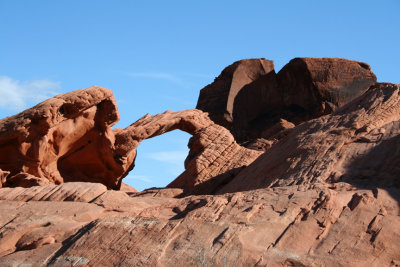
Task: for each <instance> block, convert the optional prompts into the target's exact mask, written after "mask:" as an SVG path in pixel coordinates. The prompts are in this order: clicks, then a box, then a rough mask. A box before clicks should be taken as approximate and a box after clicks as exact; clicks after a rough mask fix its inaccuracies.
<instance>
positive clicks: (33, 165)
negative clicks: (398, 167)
mask: <svg viewBox="0 0 400 267" xmlns="http://www.w3.org/2000/svg"><path fill="white" fill-rule="evenodd" d="M118 118H119V114H118V110H117V107H116V105H115V100H114V98H113V96H112V92H111V91H110V90H108V89H104V88H100V87H91V88H89V89H81V90H77V91H74V92H71V93H67V94H63V95H59V96H56V97H54V98H51V99H49V100H47V101H44V102H43V103H41V104H39V105H37V106H35V107H33V108H31V109H28V110H26V111H24V112H22V113H20V114H18V115H16V116H13V117H9V118H6V119H3V120H2V121H0V130H1V131H0V155H2V156H0V157H1V163H0V167H1V168H2V169H4V170H7V171H9V172H10V173H9V174H8V173H4V174H2V177H1V178H2V185H3V186H7V187H16V186H21V187H31V186H36V185H48V184H60V183H63V182H73V181H86V182H99V183H102V184H104V185H106V186H107V187H108V188H113V189H120V187H121V183H122V179H123V178H124V177H125V176H126V175H127V174H128V173H129V171H131V170H132V169H133V167H134V162H135V158H136V148H137V146H138V145H139V144H140V142H141V141H142V140H144V139H147V138H151V137H154V136H157V135H160V134H163V133H165V132H169V131H172V130H175V129H179V130H182V131H185V132H188V133H189V134H192V135H193V138H192V142H191V144H190V148H191V152H190V154H189V156H188V159H187V160H186V170H185V172H184V173H183V174H182V175H180V176H179V177H178V179H176V180H175V181H174V182H173V183H171V184H170V186H171V187H179V188H182V189H184V192H185V194H187V193H193V192H196V193H211V192H213V191H215V190H216V189H217V188H218V185H219V184H222V183H226V182H228V181H229V180H230V179H232V178H233V177H234V176H235V175H236V174H237V173H238V172H239V171H240V170H241V169H242V168H243V167H245V166H247V165H249V164H250V163H251V162H253V160H255V159H256V158H257V157H258V156H259V155H260V154H261V152H258V151H253V150H249V149H246V148H243V147H241V146H239V145H238V144H237V143H236V142H235V140H234V138H233V136H232V135H231V133H230V132H229V131H228V130H227V129H225V128H224V127H222V126H219V125H216V124H214V122H212V121H211V120H210V119H209V117H208V116H207V114H206V113H204V112H202V111H200V110H186V111H179V112H172V111H168V112H165V113H163V114H158V115H155V116H150V115H146V116H145V117H143V118H141V119H139V120H138V121H137V122H135V123H133V124H132V125H131V126H129V127H127V128H126V129H116V130H114V131H112V130H111V126H112V125H114V124H115V123H116V122H117V121H118ZM209 180H210V181H209ZM211 180H212V181H211ZM206 182H207V183H206ZM209 182H210V183H211V184H209ZM201 184H202V185H201ZM200 185H201V186H200ZM124 187H126V186H124ZM129 191H131V192H134V191H135V189H133V188H131V189H129Z"/></svg>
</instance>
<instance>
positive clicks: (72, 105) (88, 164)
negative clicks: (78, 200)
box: [0, 86, 121, 188]
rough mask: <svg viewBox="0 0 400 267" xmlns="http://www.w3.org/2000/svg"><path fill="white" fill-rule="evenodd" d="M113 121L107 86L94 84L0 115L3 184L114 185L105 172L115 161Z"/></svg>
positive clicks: (114, 114)
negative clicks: (47, 182) (15, 111)
mask: <svg viewBox="0 0 400 267" xmlns="http://www.w3.org/2000/svg"><path fill="white" fill-rule="evenodd" d="M118 120H119V113H118V110H117V107H116V105H115V99H114V97H113V96H112V92H111V90H108V89H104V88H101V87H97V86H94V87H91V88H88V89H81V90H76V91H73V92H70V93H67V94H62V95H58V96H55V97H53V98H50V99H49V100H46V101H44V102H42V103H40V104H38V105H36V106H35V107H33V108H30V109H28V110H26V111H24V112H21V113H19V114H17V115H15V116H12V117H8V118H5V119H2V120H0V168H1V169H3V170H5V171H9V172H10V174H9V178H7V181H6V183H5V185H6V186H33V185H41V184H43V183H45V182H43V179H44V180H47V181H49V182H50V183H53V184H60V183H63V182H70V181H90V182H100V183H103V184H105V185H107V186H108V187H109V188H115V187H116V186H117V184H116V181H115V180H112V179H109V177H110V176H111V177H113V176H114V175H113V173H115V172H118V171H120V170H121V166H120V165H118V164H117V163H116V162H115V160H114V158H113V157H114V155H113V153H112V150H111V149H110V148H112V146H113V144H114V140H113V138H114V135H113V133H112V130H111V127H112V126H113V125H114V124H115V123H116V122H117V121H118ZM82 159H85V160H82ZM24 173H25V174H24ZM26 174H29V175H30V176H29V175H28V176H27V175H26ZM24 176H26V177H25V178H26V179H24ZM12 177H14V178H12ZM33 177H36V178H33ZM28 180H29V182H28Z"/></svg>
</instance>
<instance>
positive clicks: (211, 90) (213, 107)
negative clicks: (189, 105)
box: [196, 58, 275, 129]
mask: <svg viewBox="0 0 400 267" xmlns="http://www.w3.org/2000/svg"><path fill="white" fill-rule="evenodd" d="M269 73H272V74H273V75H274V74H275V71H274V63H273V62H272V61H270V60H266V59H264V58H257V59H244V60H240V61H236V62H235V63H233V64H232V65H229V66H228V67H226V68H225V69H224V70H223V71H222V72H221V74H220V75H219V76H218V77H217V78H215V80H214V82H213V83H211V84H209V85H207V86H206V87H204V88H203V89H201V91H200V96H199V99H198V102H197V106H196V108H197V109H200V110H203V111H205V112H208V113H209V116H210V118H211V119H212V120H213V121H214V122H216V123H217V124H219V125H222V126H224V127H226V128H228V129H230V128H231V127H232V119H233V108H234V105H235V101H236V96H237V94H238V93H239V92H240V90H242V88H243V87H244V86H245V85H247V84H250V83H252V82H253V81H255V80H257V79H258V78H260V77H261V76H263V75H266V74H269Z"/></svg>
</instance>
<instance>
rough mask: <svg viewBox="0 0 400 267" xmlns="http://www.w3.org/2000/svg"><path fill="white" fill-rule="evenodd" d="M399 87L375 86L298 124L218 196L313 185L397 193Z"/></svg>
mask: <svg viewBox="0 0 400 267" xmlns="http://www.w3.org/2000/svg"><path fill="white" fill-rule="evenodd" d="M399 93H400V87H399V85H393V84H378V85H376V86H374V87H371V88H370V89H369V90H368V92H366V93H365V94H364V95H363V96H361V97H359V98H357V99H355V100H354V101H352V102H350V103H349V104H347V105H345V106H343V107H342V108H340V109H338V110H337V111H335V112H334V113H333V114H331V115H328V116H323V117H320V118H318V119H315V120H311V121H309V122H306V123H303V124H301V125H299V126H297V127H296V128H294V129H293V131H292V132H291V133H290V134H289V135H288V136H287V137H285V138H284V139H281V140H280V141H279V142H278V143H276V144H275V145H274V146H272V147H271V148H270V149H269V150H267V151H266V152H265V153H264V154H263V155H262V156H260V157H259V158H258V159H257V160H256V161H255V162H253V164H251V165H250V166H249V167H248V168H246V169H245V170H244V171H242V172H241V173H240V174H239V175H238V176H236V177H235V178H234V179H233V180H232V182H230V183H229V184H228V185H226V186H225V187H224V189H222V190H221V191H220V192H237V191H243V190H250V189H256V188H265V187H273V186H282V185H293V184H311V183H314V182H316V181H321V182H331V183H333V182H337V181H346V182H348V183H352V184H357V185H359V186H361V187H367V186H369V187H371V186H372V187H374V186H376V185H377V184H379V185H380V186H387V187H396V188H399V187H400V180H399V179H398V177H400V170H399V168H398V167H397V166H399V157H398V151H399V149H400V147H399V132H400V124H399V120H400V115H399V114H400V98H399Z"/></svg>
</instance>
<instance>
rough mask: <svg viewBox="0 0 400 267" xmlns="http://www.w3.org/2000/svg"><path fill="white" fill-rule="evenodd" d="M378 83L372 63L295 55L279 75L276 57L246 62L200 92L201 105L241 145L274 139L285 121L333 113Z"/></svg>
mask: <svg viewBox="0 0 400 267" xmlns="http://www.w3.org/2000/svg"><path fill="white" fill-rule="evenodd" d="M260 62H263V64H260ZM261 66H263V67H261ZM265 66H268V67H265ZM238 77H240V78H238ZM375 82H376V77H375V75H374V74H373V73H372V72H371V70H370V67H369V65H368V64H366V63H362V62H357V61H352V60H347V59H339V58H295V59H293V60H291V61H290V62H289V63H288V64H287V65H286V66H284V67H283V68H282V70H280V71H279V73H278V74H276V73H275V71H274V69H273V63H272V61H268V60H265V59H253V60H251V61H249V60H244V61H238V62H235V63H234V64H232V65H231V66H229V67H227V68H226V69H225V70H224V71H223V72H222V73H221V75H220V76H219V77H218V78H217V79H216V80H215V81H214V83H212V84H210V85H208V86H206V87H205V88H203V89H202V90H201V91H200V97H199V100H198V103H197V108H198V109H201V110H203V111H206V112H209V115H210V118H211V119H213V120H214V121H215V122H216V123H218V124H220V125H223V126H225V127H227V128H228V129H230V130H231V131H232V133H233V134H234V136H235V139H236V140H237V141H239V142H240V143H242V142H245V141H250V140H254V139H256V138H266V139H271V138H272V136H271V133H270V131H269V129H270V128H271V127H276V125H277V124H279V123H280V121H281V120H282V119H284V120H286V121H289V122H290V123H294V124H296V125H297V124H299V123H301V122H304V121H307V120H310V119H313V118H317V117H319V116H322V115H325V114H329V113H331V112H332V111H333V110H335V109H336V108H337V107H340V106H343V105H344V104H346V103H347V102H349V101H350V100H352V99H354V98H356V97H357V96H359V95H361V94H362V93H364V92H365V91H366V90H367V89H368V88H369V87H370V86H371V85H373V84H374V83H375Z"/></svg>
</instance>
